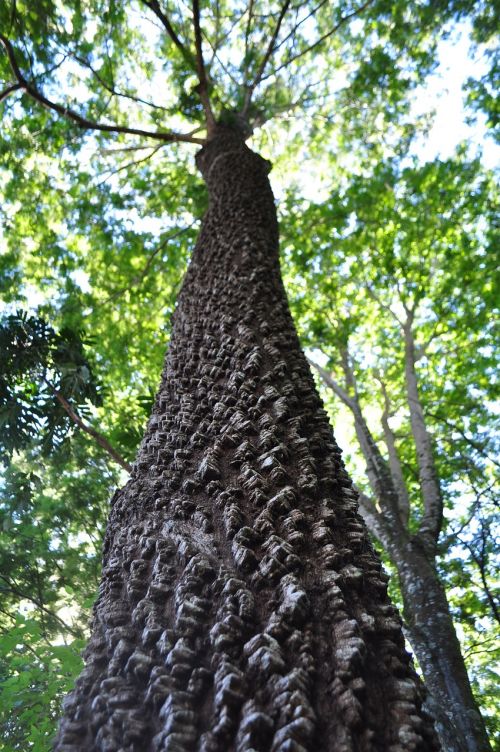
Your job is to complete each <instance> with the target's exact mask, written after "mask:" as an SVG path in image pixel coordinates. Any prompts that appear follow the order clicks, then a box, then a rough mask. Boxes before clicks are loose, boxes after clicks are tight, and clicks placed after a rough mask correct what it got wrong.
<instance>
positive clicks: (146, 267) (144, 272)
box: [95, 220, 196, 308]
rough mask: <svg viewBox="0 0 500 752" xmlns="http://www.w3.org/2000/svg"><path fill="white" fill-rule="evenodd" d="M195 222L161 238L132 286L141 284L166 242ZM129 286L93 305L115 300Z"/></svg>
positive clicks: (176, 236)
mask: <svg viewBox="0 0 500 752" xmlns="http://www.w3.org/2000/svg"><path fill="white" fill-rule="evenodd" d="M195 222H196V220H193V221H192V222H191V223H190V224H189V225H187V227H183V228H182V229H181V230H178V231H177V232H174V233H173V234H172V235H167V237H166V238H164V239H163V241H162V242H161V243H160V244H159V245H158V247H157V248H155V250H154V251H153V253H151V255H150V256H149V258H148V260H147V261H146V264H145V265H144V267H143V269H142V271H141V272H140V273H139V274H138V276H137V277H134V278H133V280H132V284H133V285H134V286H135V285H140V284H141V282H142V280H143V279H144V277H145V276H146V275H147V274H148V272H149V270H150V268H151V265H152V263H153V261H154V260H155V258H156V257H157V256H158V254H159V253H160V251H162V250H164V248H165V246H166V245H167V243H168V242H169V241H170V240H174V239H175V238H178V237H179V236H180V235H182V234H183V233H185V232H187V230H189V228H190V227H192V226H193V225H194V224H195ZM129 288H130V285H127V286H126V287H122V288H120V289H119V290H115V292H113V293H112V294H111V295H110V296H109V297H108V298H106V299H105V300H103V302H102V303H99V304H98V305H97V306H95V308H99V307H100V306H102V305H105V304H106V303H109V302H110V301H111V300H115V299H116V298H118V297H119V296H120V295H123V293H124V292H126V291H127V290H128V289H129Z"/></svg>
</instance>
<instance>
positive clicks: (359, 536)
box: [56, 128, 438, 752]
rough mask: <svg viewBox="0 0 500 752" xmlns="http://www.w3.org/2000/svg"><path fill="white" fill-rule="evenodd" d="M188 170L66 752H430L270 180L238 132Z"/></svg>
mask: <svg viewBox="0 0 500 752" xmlns="http://www.w3.org/2000/svg"><path fill="white" fill-rule="evenodd" d="M197 164H198V167H199V168H200V170H201V172H202V174H203V176H204V178H205V181H206V184H207V187H208V190H209V194H210V207H209V210H208V213H207V215H206V217H205V219H204V222H203V226H202V229H201V233H200V237H199V240H198V243H197V245H196V247H195V250H194V253H193V258H192V262H191V265H190V268H189V270H188V272H187V274H186V277H185V280H184V284H183V288H182V291H181V293H180V296H179V301H178V306H177V310H176V313H175V316H174V326H173V333H172V339H171V343H170V348H169V352H168V355H167V358H166V362H165V368H164V372H163V377H162V382H161V386H160V389H159V392H158V395H157V398H156V404H155V407H154V410H153V414H152V416H151V419H150V421H149V424H148V428H147V431H146V435H145V438H144V441H143V443H142V446H141V449H140V451H139V455H138V458H137V461H136V463H135V466H134V469H133V471H132V474H131V478H130V480H129V482H128V483H127V485H126V486H125V487H124V488H123V489H122V490H121V491H119V492H118V493H117V494H116V495H115V497H114V499H113V504H112V510H111V514H110V519H109V524H108V529H107V534H106V543H105V551H104V569H103V577H102V584H101V590H100V595H99V598H98V601H97V604H96V606H95V610H94V621H93V628H92V636H91V639H90V643H89V646H88V648H87V651H86V668H85V670H84V672H83V673H82V675H81V676H80V678H79V680H78V681H77V684H76V687H75V690H74V691H73V692H72V693H71V695H69V697H68V698H67V701H66V703H65V710H64V717H63V719H62V722H61V726H60V730H59V735H58V738H57V742H56V750H58V752H63V751H64V752H70V751H71V752H76V751H77V750H81V751H83V750H85V752H91V751H93V750H106V752H115V751H116V752H118V751H119V750H120V752H153V750H154V751H156V750H158V751H160V750H171V751H173V750H177V751H178V752H188V751H190V750H204V751H205V752H231V751H232V750H234V751H235V752H245V751H248V752H250V750H254V751H256V752H264V751H265V750H269V751H270V752H313V751H314V752H327V751H328V752H382V751H383V752H410V751H411V750H414V751H415V752H417V751H418V752H432V751H434V750H437V749H438V745H437V742H436V739H435V736H434V730H433V726H432V722H431V721H430V719H429V718H428V717H427V716H426V714H425V712H424V711H423V710H422V707H421V705H422V689H421V686H420V684H419V681H418V679H417V677H416V675H415V673H414V670H413V667H412V665H411V661H410V658H409V656H408V654H407V653H406V651H405V648H404V640H403V635H402V631H401V623H400V620H399V617H398V615H397V613H396V611H395V609H394V607H393V606H392V605H391V604H390V602H389V600H388V597H387V591H386V581H387V577H386V576H385V575H384V573H383V571H382V569H381V565H380V562H379V560H378V558H377V557H376V555H375V554H374V551H373V549H372V547H371V545H370V543H369V540H368V537H367V533H366V529H365V527H364V525H363V523H362V521H361V518H360V517H359V516H358V514H357V512H356V507H357V503H356V495H355V493H354V491H353V489H352V485H351V482H350V480H349V478H348V477H347V475H346V472H345V469H344V466H343V463H342V460H341V456H340V450H339V449H338V447H337V445H336V444H335V442H334V440H333V438H332V432H331V428H330V426H329V423H328V420H327V416H326V413H325V411H324V410H323V408H322V404H321V401H320V399H319V397H318V395H317V393H316V391H315V388H314V382H313V380H312V376H311V373H310V371H309V368H308V365H307V362H306V360H305V357H304V355H303V353H302V352H301V350H300V347H299V342H298V338H297V335H296V332H295V329H294V326H293V322H292V319H291V316H290V312H289V309H288V304H287V300H286V296H285V292H284V288H283V284H282V281H281V276H280V269H279V259H278V224H277V220H276V211H275V206H274V201H273V195H272V192H271V188H270V185H269V180H268V172H269V169H270V165H269V163H268V162H266V161H265V160H264V159H262V158H261V157H260V156H258V155H256V154H254V153H253V152H252V151H251V150H250V149H249V148H248V147H247V146H246V145H245V144H244V142H243V140H242V138H241V137H240V136H238V135H237V134H235V133H234V132H232V131H231V130H229V129H225V128H219V129H218V131H217V133H216V134H215V136H214V137H213V139H212V140H211V141H210V142H209V143H208V144H207V145H206V146H205V147H204V148H203V149H202V150H201V152H200V153H199V154H198V157H197Z"/></svg>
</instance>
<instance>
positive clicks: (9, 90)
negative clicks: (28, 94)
mask: <svg viewBox="0 0 500 752" xmlns="http://www.w3.org/2000/svg"><path fill="white" fill-rule="evenodd" d="M21 88H22V86H21V84H20V83H16V84H11V85H10V86H7V88H6V89H4V90H3V91H2V92H0V102H3V100H4V99H7V97H8V96H9V94H12V93H13V92H14V91H19V89H21Z"/></svg>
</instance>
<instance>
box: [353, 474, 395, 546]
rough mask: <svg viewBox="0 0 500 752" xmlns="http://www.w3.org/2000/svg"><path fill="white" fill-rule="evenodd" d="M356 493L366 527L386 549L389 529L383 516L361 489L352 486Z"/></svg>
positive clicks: (388, 540) (389, 536)
mask: <svg viewBox="0 0 500 752" xmlns="http://www.w3.org/2000/svg"><path fill="white" fill-rule="evenodd" d="M354 490H355V491H356V493H357V494H358V500H359V513H360V515H361V516H362V518H363V519H364V521H365V523H366V527H367V528H368V530H369V531H370V533H371V534H372V535H373V537H374V538H377V540H379V541H380V543H381V544H382V545H383V547H384V548H385V549H386V550H389V549H390V540H391V537H392V536H391V531H390V530H389V529H388V528H387V525H386V522H385V520H384V517H383V515H382V514H380V512H379V511H378V509H377V507H376V506H375V503H374V502H373V501H372V499H370V498H369V496H367V495H366V494H365V493H363V491H361V490H360V489H359V488H357V487H356V486H354Z"/></svg>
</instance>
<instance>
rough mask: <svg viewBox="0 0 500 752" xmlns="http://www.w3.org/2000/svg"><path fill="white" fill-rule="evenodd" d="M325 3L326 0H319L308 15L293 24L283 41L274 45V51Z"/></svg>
mask: <svg viewBox="0 0 500 752" xmlns="http://www.w3.org/2000/svg"><path fill="white" fill-rule="evenodd" d="M327 2H328V0H321V2H320V3H318V5H317V6H316V7H315V8H313V9H312V11H311V12H310V13H308V14H307V16H304V18H301V19H300V21H298V22H297V23H296V24H295V26H294V27H293V29H292V30H291V32H290V33H289V34H287V35H286V37H283V39H282V40H281V42H280V43H279V44H277V45H276V47H275V48H274V51H275V52H276V50H279V48H280V47H282V46H283V45H284V44H285V43H286V42H287V41H288V40H289V39H290V37H293V36H295V33H296V31H297V29H298V28H299V27H300V26H302V24H303V23H305V22H306V21H308V20H309V19H310V18H313V17H314V16H315V15H316V13H317V12H318V10H319V9H320V8H321V7H323V5H325V4H326V3H327Z"/></svg>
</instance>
